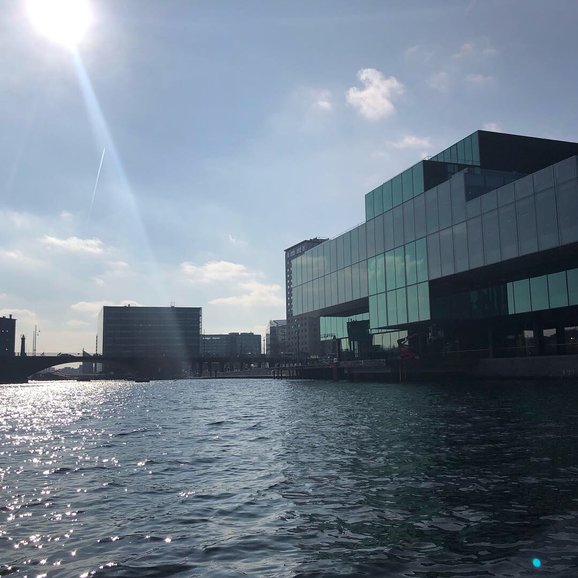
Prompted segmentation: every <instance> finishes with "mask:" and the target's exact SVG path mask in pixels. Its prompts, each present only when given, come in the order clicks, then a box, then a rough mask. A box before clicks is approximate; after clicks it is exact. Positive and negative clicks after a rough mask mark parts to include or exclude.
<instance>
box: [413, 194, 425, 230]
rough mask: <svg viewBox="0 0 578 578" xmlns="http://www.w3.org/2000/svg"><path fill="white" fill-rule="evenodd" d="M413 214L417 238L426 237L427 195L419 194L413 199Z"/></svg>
mask: <svg viewBox="0 0 578 578" xmlns="http://www.w3.org/2000/svg"><path fill="white" fill-rule="evenodd" d="M413 214H414V221H415V238H416V239H419V238H420V237H425V235H426V224H425V196H424V195H418V196H417V197H415V198H414V200H413Z"/></svg>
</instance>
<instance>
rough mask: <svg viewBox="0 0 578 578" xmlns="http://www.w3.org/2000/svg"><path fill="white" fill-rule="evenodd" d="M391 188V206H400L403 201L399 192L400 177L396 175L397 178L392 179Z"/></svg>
mask: <svg viewBox="0 0 578 578" xmlns="http://www.w3.org/2000/svg"><path fill="white" fill-rule="evenodd" d="M391 187H392V196H393V206H394V207H396V206H397V205H400V204H401V202H402V200H403V196H402V192H401V175H397V177H394V178H393V179H392V181H391Z"/></svg>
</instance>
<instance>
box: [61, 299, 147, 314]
mask: <svg viewBox="0 0 578 578" xmlns="http://www.w3.org/2000/svg"><path fill="white" fill-rule="evenodd" d="M125 305H130V306H131V307H141V304H140V303H138V302H137V301H131V300H127V299H125V300H124V301H121V302H120V303H114V302H113V301H79V302H78V303H74V304H73V305H71V306H70V308H71V309H72V310H74V311H76V312H78V313H82V314H85V315H89V316H91V317H96V316H97V315H98V314H99V313H100V310H101V309H102V308H103V307H104V306H125Z"/></svg>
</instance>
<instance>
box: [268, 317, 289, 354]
mask: <svg viewBox="0 0 578 578" xmlns="http://www.w3.org/2000/svg"><path fill="white" fill-rule="evenodd" d="M265 339H266V349H267V351H266V353H267V355H268V356H270V357H280V356H283V355H286V354H287V320H286V319H274V320H272V321H269V325H268V327H267V335H266V338H265Z"/></svg>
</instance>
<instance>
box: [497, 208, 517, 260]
mask: <svg viewBox="0 0 578 578" xmlns="http://www.w3.org/2000/svg"><path fill="white" fill-rule="evenodd" d="M498 216H499V219H500V245H501V249H502V259H504V260H505V259H511V258H512V257H517V256H518V235H517V233H516V207H515V206H514V205H513V204H510V205H504V206H503V207H500V209H499V210H498Z"/></svg>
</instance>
